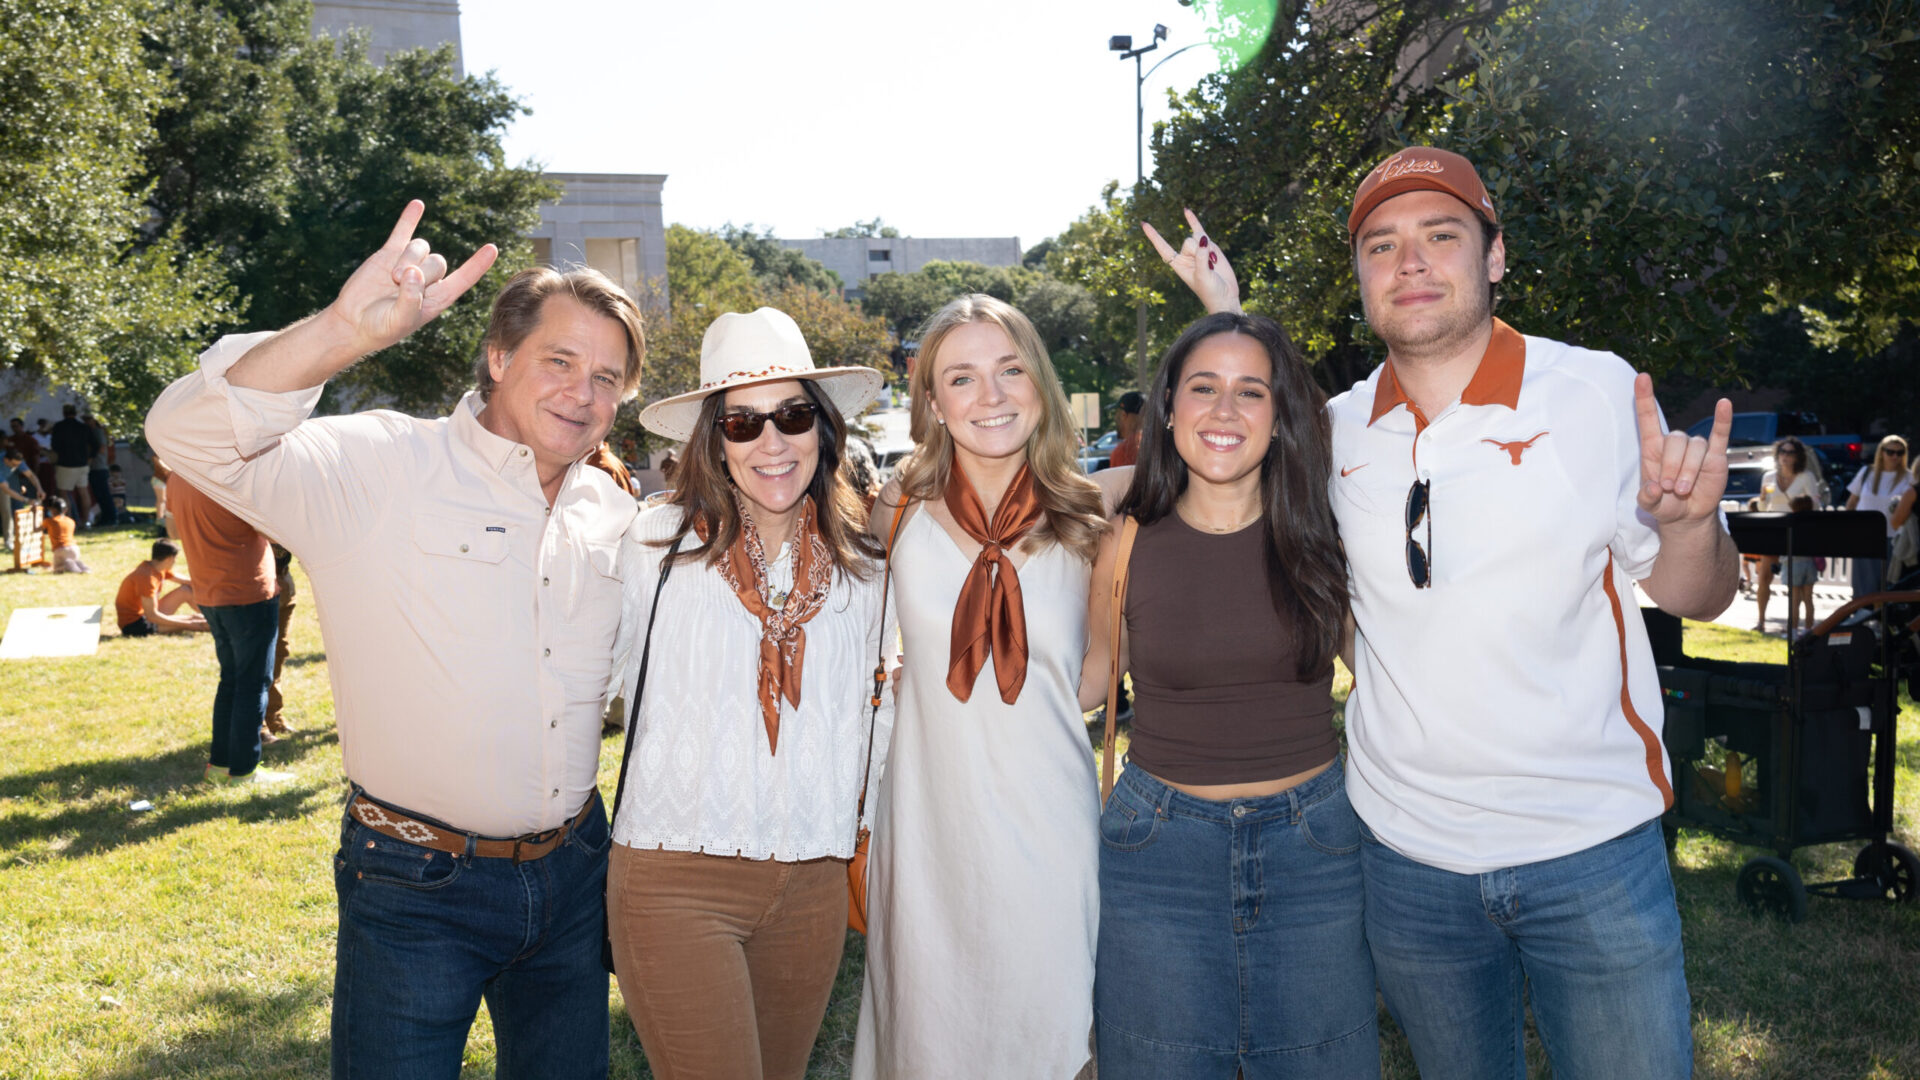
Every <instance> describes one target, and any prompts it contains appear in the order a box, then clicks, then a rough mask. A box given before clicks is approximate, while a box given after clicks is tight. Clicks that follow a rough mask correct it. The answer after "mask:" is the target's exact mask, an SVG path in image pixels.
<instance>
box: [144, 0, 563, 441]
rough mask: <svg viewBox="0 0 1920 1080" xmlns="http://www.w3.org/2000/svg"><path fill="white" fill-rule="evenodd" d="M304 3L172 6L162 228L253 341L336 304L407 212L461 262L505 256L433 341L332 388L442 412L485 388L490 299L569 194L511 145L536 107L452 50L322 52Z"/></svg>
mask: <svg viewBox="0 0 1920 1080" xmlns="http://www.w3.org/2000/svg"><path fill="white" fill-rule="evenodd" d="M310 17H311V8H310V6H309V5H308V4H306V3H304V2H300V0H292V2H287V3H278V4H268V5H256V4H251V3H245V2H242V0H194V2H188V3H179V4H170V5H166V6H164V7H163V8H160V9H158V11H157V13H156V15H155V17H154V19H153V21H152V23H151V24H150V26H149V27H148V29H147V33H146V35H145V41H146V60H147V67H148V70H149V71H151V72H153V73H155V74H157V75H160V76H162V77H164V78H166V79H167V80H168V81H169V83H170V85H171V87H172V90H173V100H172V101H171V103H170V104H169V106H168V108H167V109H165V110H163V111H162V112H161V114H160V116H159V117H158V127H159V131H160V133H161V138H160V139H159V140H158V141H157V142H155V143H154V145H153V146H152V147H151V148H150V149H149V150H148V153H147V156H146V160H147V172H148V176H149V178H150V179H151V181H152V191H153V196H152V208H153V211H154V216H153V222H154V224H155V225H156V226H157V227H158V228H161V229H169V230H177V231H178V232H179V234H180V235H181V237H182V239H183V241H184V242H185V243H187V244H189V245H191V246H192V247H194V248H196V249H201V250H210V251H213V252H217V253H218V254H219V256H220V258H221V260H222V262H223V263H224V264H225V266H226V267H227V271H228V275H229V277H230V278H231V280H232V282H233V284H234V285H235V286H236V287H237V289H238V290H239V292H240V294H241V296H242V297H244V298H245V300H246V303H247V307H246V314H245V317H244V319H243V320H242V321H241V322H240V325H239V328H240V329H275V328H278V327H280V326H284V325H286V324H287V323H290V322H293V321H294V320H296V319H299V318H302V317H304V316H306V315H308V314H310V313H312V312H313V311H316V310H318V309H320V308H321V307H323V306H324V305H325V304H326V303H328V302H329V301H330V300H331V299H332V297H333V294H334V292H335V290H337V289H338V288H339V286H340V283H341V282H342V281H344V280H345V279H346V277H347V275H348V274H350V273H351V272H352V270H353V268H354V267H355V266H357V265H358V264H359V262H360V260H362V259H364V258H365V257H366V253H367V252H369V251H372V250H373V249H375V248H377V247H378V246H379V245H380V244H381V242H382V241H383V240H384V239H385V237H386V234H387V231H388V230H389V229H390V228H391V227H392V224H393V218H394V216H395V214H397V213H398V212H399V208H400V207H402V206H405V205H406V202H407V200H408V199H410V198H416V197H417V198H421V199H424V200H425V201H426V203H427V215H426V218H425V221H424V223H423V226H422V229H421V235H422V236H423V237H424V238H425V239H427V240H428V241H429V242H430V243H431V244H432V245H433V247H434V249H435V250H436V251H440V252H443V253H444V254H446V256H447V257H448V259H449V261H451V262H455V263H457V262H458V261H459V260H461V259H464V258H465V257H466V256H467V255H469V254H470V253H471V252H473V251H474V250H475V249H477V248H479V247H480V246H481V245H482V244H485V243H489V242H491V243H495V244H498V245H499V246H500V248H501V258H500V261H499V263H498V264H497V265H496V267H495V268H494V269H493V270H492V271H490V272H489V273H488V275H487V277H486V278H484V279H483V280H482V281H481V282H480V284H479V285H477V286H476V287H475V288H474V290H473V291H472V293H470V294H469V295H468V296H467V297H466V298H464V299H463V300H462V301H461V302H460V303H459V304H456V305H455V306H454V307H453V308H452V309H450V310H449V311H447V312H446V314H444V315H442V316H441V317H440V318H439V319H436V320H434V321H433V322H432V323H429V324H428V325H427V326H426V327H424V328H422V330H421V331H420V332H419V333H416V334H414V335H413V336H412V337H410V338H409V339H407V340H406V341H404V342H402V343H401V344H399V345H397V346H395V347H393V348H391V349H388V350H386V351H385V352H383V353H381V354H380V355H379V356H376V357H373V358H371V359H370V360H368V361H366V362H363V363H361V364H358V365H356V366H355V367H353V368H352V369H350V370H349V371H348V372H347V373H346V374H344V375H343V376H342V377H341V378H340V379H337V380H336V381H335V383H334V384H332V385H331V386H330V387H329V400H333V399H334V396H335V395H338V394H341V393H345V394H348V395H350V396H353V397H356V398H359V399H362V400H365V399H368V398H372V399H377V400H381V401H383V402H384V403H388V404H391V405H394V406H396V407H398V408H402V409H407V410H414V411H424V412H433V411H439V410H441V409H444V408H446V407H447V406H448V405H449V404H450V403H451V402H452V401H453V400H454V399H455V398H457V397H458V395H459V394H460V393H461V392H462V391H463V390H464V389H466V388H467V387H468V386H469V385H470V383H471V377H472V376H471V371H472V362H473V350H474V348H475V345H476V343H477V342H478V341H479V339H480V335H481V333H482V331H483V330H484V327H485V325H486V318H487V311H488V308H489V306H490V304H491V303H492V300H493V297H494V295H495V294H497V292H498V291H499V288H500V286H501V285H502V284H504V283H505V281H506V279H507V278H508V277H510V276H511V275H512V273H513V272H514V271H515V270H517V269H519V268H521V267H524V266H526V265H528V264H529V263H530V262H531V261H532V253H531V246H530V245H529V244H528V242H527V241H526V240H525V235H526V233H527V232H528V231H530V230H531V229H532V228H533V227H534V226H535V225H536V224H537V223H538V221H539V205H540V203H541V201H543V200H545V199H549V198H552V197H554V196H555V195H556V194H557V189H556V188H555V187H554V186H553V185H552V184H550V183H548V182H546V181H544V180H542V179H541V177H540V174H539V172H538V170H537V169H534V168H532V167H530V166H515V165H511V164H509V163H508V162H507V160H506V155H505V152H504V150H503V149H502V146H501V137H502V135H503V134H504V132H505V129H506V125H507V124H508V123H509V122H510V121H511V120H512V119H513V118H514V117H515V116H517V115H519V114H520V113H522V112H524V109H523V108H522V107H521V106H520V105H519V104H518V103H517V102H516V101H515V100H514V99H513V98H512V97H511V96H510V95H509V94H508V93H507V91H506V89H505V88H504V87H503V86H501V85H500V83H499V82H498V81H497V80H495V79H494V78H493V77H492V76H490V75H489V76H483V77H473V76H470V77H467V78H464V79H457V78H455V77H454V75H453V67H452V61H453V53H452V49H451V47H442V48H440V49H437V50H416V51H413V52H407V53H397V54H394V55H392V56H390V57H388V59H387V62H386V64H385V65H384V66H375V65H374V64H372V63H371V62H370V61H369V60H368V59H367V55H366V48H365V41H364V39H363V38H361V37H359V36H357V35H356V36H349V37H348V38H346V39H345V40H342V41H339V42H337V43H336V42H332V41H329V40H327V39H324V38H323V39H319V40H317V41H310V40H309V38H308V26H309V23H310Z"/></svg>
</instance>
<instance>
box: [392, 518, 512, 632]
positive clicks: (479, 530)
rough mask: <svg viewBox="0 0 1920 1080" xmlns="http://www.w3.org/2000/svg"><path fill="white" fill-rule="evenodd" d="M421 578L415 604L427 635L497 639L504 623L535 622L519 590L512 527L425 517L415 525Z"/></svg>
mask: <svg viewBox="0 0 1920 1080" xmlns="http://www.w3.org/2000/svg"><path fill="white" fill-rule="evenodd" d="M413 546H414V548H415V549H416V551H417V552H418V554H419V567H420V572H419V574H418V575H417V576H416V578H415V580H414V582H413V585H414V600H415V604H416V606H417V609H418V610H419V612H420V618H421V619H422V620H423V621H424V622H425V623H426V625H424V626H423V627H422V629H424V630H429V631H432V632H443V633H447V634H451V635H454V636H456V637H492V636H495V635H497V634H498V633H499V630H500V622H501V621H502V620H503V619H513V618H531V616H532V612H531V611H530V610H518V611H516V610H515V600H516V598H518V600H519V604H518V606H519V607H520V608H522V609H524V608H527V607H528V605H527V603H526V600H525V592H524V590H516V589H515V587H514V586H515V579H517V578H518V577H519V575H518V574H516V573H515V572H514V569H513V567H514V564H513V563H512V562H511V561H509V560H508V558H507V555H508V545H507V533H506V527H505V526H503V525H499V524H497V523H489V522H485V521H476V520H468V519H463V518H456V517H446V516H442V515H438V514H420V515H417V516H416V517H415V518H414V519H413Z"/></svg>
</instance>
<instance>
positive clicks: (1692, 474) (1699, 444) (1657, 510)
mask: <svg viewBox="0 0 1920 1080" xmlns="http://www.w3.org/2000/svg"><path fill="white" fill-rule="evenodd" d="M1633 412H1634V420H1635V422H1636V424H1637V425H1638V427H1639V430H1640V495H1639V501H1640V509H1642V510H1645V511H1646V512H1647V513H1649V514H1651V515H1653V519H1654V520H1655V521H1657V522H1659V523H1660V524H1661V525H1672V524H1682V523H1690V522H1695V521H1701V520H1704V519H1706V518H1708V517H1711V516H1713V515H1715V514H1717V513H1718V512H1719V510H1720V497H1721V496H1722V495H1723V494H1725V493H1726V490H1727V433H1728V432H1729V431H1731V430H1732V429H1733V403H1732V402H1730V401H1728V400H1727V399H1726V398H1721V399H1720V402H1719V404H1717V405H1715V406H1714V407H1713V431H1712V432H1711V433H1710V434H1708V436H1707V437H1706V438H1704V439H1703V438H1701V437H1700V436H1698V435H1694V436H1691V437H1689V436H1688V435H1687V434H1686V433H1685V432H1680V431H1668V432H1662V431H1661V430H1660V406H1659V405H1658V404H1656V403H1655V402H1654V399H1653V376H1651V375H1648V374H1646V373H1645V372H1642V373H1641V374H1639V375H1636V376H1634V380H1633Z"/></svg>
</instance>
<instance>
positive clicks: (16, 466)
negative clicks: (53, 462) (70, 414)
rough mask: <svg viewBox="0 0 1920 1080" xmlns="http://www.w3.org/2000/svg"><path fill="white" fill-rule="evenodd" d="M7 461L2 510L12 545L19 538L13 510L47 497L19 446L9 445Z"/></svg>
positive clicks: (0, 484)
mask: <svg viewBox="0 0 1920 1080" xmlns="http://www.w3.org/2000/svg"><path fill="white" fill-rule="evenodd" d="M14 422H15V423H19V421H17V420H16V421H14ZM5 461H6V469H5V471H4V474H0V510H4V511H5V512H6V538H7V546H8V547H12V546H14V544H15V542H16V541H17V540H18V538H17V537H15V536H14V535H13V512H14V511H15V510H16V509H19V508H21V507H26V506H32V505H33V504H34V503H37V502H39V501H40V500H41V499H44V498H46V492H45V491H44V490H42V489H41V487H40V478H39V477H37V476H35V475H33V470H32V469H30V468H28V467H27V463H26V459H25V457H24V456H22V454H21V453H20V450H19V448H17V447H14V446H9V447H7V450H6V457H5Z"/></svg>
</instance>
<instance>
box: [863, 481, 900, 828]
mask: <svg viewBox="0 0 1920 1080" xmlns="http://www.w3.org/2000/svg"><path fill="white" fill-rule="evenodd" d="M906 513H907V502H906V497H905V495H904V494H903V495H902V496H901V502H900V505H899V506H896V507H894V509H893V524H892V525H891V526H889V527H888V529H887V546H886V551H885V565H886V570H885V571H884V572H883V574H882V575H881V578H880V655H878V656H876V657H874V659H873V698H872V701H871V705H872V708H870V709H869V710H868V711H867V759H866V761H865V762H863V763H862V764H861V766H860V804H859V805H858V806H857V807H855V809H854V811H853V828H854V831H855V832H856V833H857V832H858V831H859V829H860V821H861V819H862V818H864V817H866V816H867V777H868V774H869V773H870V772H871V770H872V769H873V734H874V729H875V728H877V727H879V726H880V695H881V694H882V693H885V692H886V686H887V634H886V630H887V589H888V588H889V587H890V586H892V584H893V542H894V540H895V539H897V538H898V537H899V535H900V519H901V518H903V517H905V516H906Z"/></svg>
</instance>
